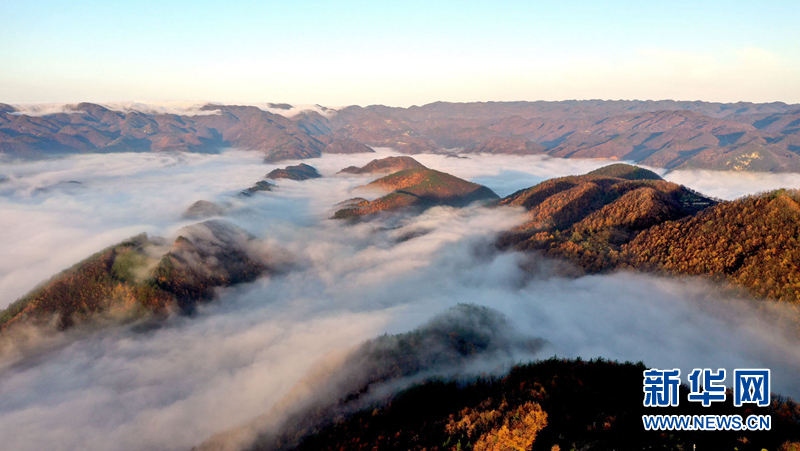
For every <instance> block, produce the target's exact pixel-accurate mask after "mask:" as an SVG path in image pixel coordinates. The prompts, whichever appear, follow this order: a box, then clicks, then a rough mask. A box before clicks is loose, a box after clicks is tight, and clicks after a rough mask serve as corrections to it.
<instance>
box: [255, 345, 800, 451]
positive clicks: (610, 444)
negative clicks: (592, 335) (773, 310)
mask: <svg viewBox="0 0 800 451" xmlns="http://www.w3.org/2000/svg"><path fill="white" fill-rule="evenodd" d="M645 369H647V367H645V365H644V364H642V363H641V362H640V363H636V364H634V363H630V362H626V363H617V362H609V361H604V360H602V359H601V360H596V361H588V362H587V361H582V360H580V359H578V360H561V359H555V358H554V359H550V360H544V361H540V362H536V363H529V364H526V365H519V366H516V367H514V368H513V369H511V371H510V372H508V373H507V374H506V375H504V376H503V377H482V378H481V379H479V380H477V381H472V382H463V381H462V382H447V381H442V380H436V379H434V380H432V381H428V382H426V383H422V384H419V385H416V386H414V387H411V388H407V389H405V390H403V391H401V392H400V393H399V394H396V395H394V396H392V397H391V398H390V399H389V400H386V401H384V402H379V403H373V404H371V405H367V406H364V407H363V408H361V409H359V410H358V411H356V412H354V413H351V414H349V415H346V416H342V417H340V418H339V419H338V420H337V421H336V422H335V423H333V424H330V425H327V426H325V427H321V428H316V429H312V430H310V431H309V433H307V434H306V435H301V436H300V438H299V439H295V440H294V441H291V440H284V441H282V442H278V443H277V444H272V443H271V444H265V445H261V446H254V447H251V448H249V449H250V450H253V451H273V450H287V451H288V450H296V451H311V450H314V451H328V450H331V451H333V450H344V449H346V450H353V451H358V450H376V449H379V450H386V451H394V450H397V451H400V450H403V451H407V450H414V451H422V450H429V451H459V450H470V449H471V450H475V451H512V450H533V451H537V450H542V451H555V450H578V449H580V450H611V449H614V450H637V451H638V450H642V449H663V450H667V449H676V450H690V449H732V450H741V451H750V450H753V451H759V450H762V449H775V450H777V449H781V450H791V449H797V448H796V447H797V446H800V443H798V440H800V424H799V423H798V421H797V412H798V411H800V406H798V404H797V403H795V402H794V401H792V400H791V399H787V398H782V397H779V396H774V397H773V401H772V403H771V405H770V406H769V407H747V408H744V407H738V408H737V407H734V406H733V402H732V396H728V398H727V401H726V402H724V403H719V402H717V403H712V405H711V406H709V407H703V406H702V404H700V403H695V402H688V403H687V402H686V397H687V395H688V389H687V387H686V385H682V386H681V387H680V395H679V396H680V398H681V402H680V403H679V405H678V406H677V407H669V408H648V407H643V406H642V396H643V395H642V391H641V386H642V372H643V371H644V370H645ZM636 387H639V390H635V389H634V388H636ZM648 414H670V415H741V416H742V417H747V416H749V415H753V414H755V415H771V418H772V424H771V429H770V431H769V432H758V431H716V432H713V433H712V432H707V431H663V432H659V431H647V430H645V428H644V427H643V423H642V416H643V415H648ZM270 445H271V446H270Z"/></svg>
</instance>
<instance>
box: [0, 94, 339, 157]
mask: <svg viewBox="0 0 800 451" xmlns="http://www.w3.org/2000/svg"><path fill="white" fill-rule="evenodd" d="M0 110H6V111H3V112H0V153H2V154H4V155H7V156H10V157H12V158H22V159H35V158H42V157H47V156H53V155H64V154H73V153H87V152H132V151H133V152H145V151H154V152H159V151H167V150H184V151H191V152H217V151H218V150H219V149H220V148H223V147H240V148H244V149H252V150H258V151H261V152H263V153H264V154H265V158H266V159H267V160H268V161H278V160H283V159H296V158H311V157H318V156H319V155H320V154H321V152H322V151H323V149H325V148H326V146H327V145H328V144H327V143H323V142H322V141H320V140H318V139H316V138H315V137H314V136H312V135H310V134H309V133H307V132H306V131H305V130H303V129H302V128H301V127H299V126H298V124H297V123H296V122H294V121H292V120H290V119H288V118H286V117H283V116H281V115H278V114H272V113H269V112H267V111H263V110H261V109H258V108H256V107H248V106H234V105H229V106H225V105H206V106H204V107H203V108H202V109H201V111H200V112H199V113H201V114H198V113H194V114H193V115H191V116H189V115H176V114H147V113H141V112H137V111H129V112H122V111H114V110H111V109H108V108H106V107H103V106H100V105H96V104H91V103H80V104H78V105H74V106H71V107H69V109H68V110H67V111H68V112H63V113H56V114H48V115H43V116H30V115H26V114H20V113H17V112H16V111H8V110H9V108H2V109H0Z"/></svg>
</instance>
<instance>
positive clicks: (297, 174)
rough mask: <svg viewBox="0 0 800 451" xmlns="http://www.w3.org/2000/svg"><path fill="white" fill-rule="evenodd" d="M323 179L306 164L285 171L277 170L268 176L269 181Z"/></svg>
mask: <svg viewBox="0 0 800 451" xmlns="http://www.w3.org/2000/svg"><path fill="white" fill-rule="evenodd" d="M320 177H322V176H321V175H320V173H319V172H317V170H316V168H314V167H313V166H309V165H307V164H305V163H300V164H298V165H296V166H286V167H285V168H283V169H275V170H273V171H271V172H270V173H269V174H267V175H266V178H268V179H273V180H277V179H289V180H298V181H299V180H308V179H316V178H320Z"/></svg>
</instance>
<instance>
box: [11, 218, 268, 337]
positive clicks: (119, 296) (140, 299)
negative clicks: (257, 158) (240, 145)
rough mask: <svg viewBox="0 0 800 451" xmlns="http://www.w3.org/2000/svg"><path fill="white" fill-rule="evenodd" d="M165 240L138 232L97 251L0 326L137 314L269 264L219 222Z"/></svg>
mask: <svg viewBox="0 0 800 451" xmlns="http://www.w3.org/2000/svg"><path fill="white" fill-rule="evenodd" d="M180 233H181V235H180V236H178V237H177V238H176V239H175V240H174V242H173V243H172V244H171V245H169V244H168V243H167V242H166V241H165V240H164V239H161V238H156V237H152V238H150V237H148V236H147V235H145V234H142V235H138V236H136V237H133V238H131V239H128V240H125V241H123V242H121V243H119V244H116V245H114V246H111V247H109V248H107V249H105V250H103V251H100V252H98V253H96V254H94V255H92V256H91V257H89V258H87V259H86V260H84V261H82V262H80V263H77V264H75V265H74V266H72V267H71V268H69V269H67V270H65V271H63V272H61V273H60V274H57V275H56V276H54V277H53V278H52V279H50V280H49V281H46V282H44V283H43V284H41V285H40V286H39V287H38V288H35V289H34V290H33V291H31V292H30V293H29V294H27V295H25V296H23V297H22V298H20V299H19V300H17V301H16V302H14V303H13V304H11V305H10V306H9V307H8V308H7V309H6V310H4V311H3V312H2V313H0V331H3V330H6V329H8V328H9V327H13V326H14V325H17V324H40V325H41V324H54V325H55V326H56V327H57V328H58V329H66V328H69V327H71V326H73V325H74V324H76V323H80V322H85V321H91V320H92V319H94V318H95V317H96V316H98V315H108V316H110V317H118V318H136V317H141V316H144V315H147V314H161V313H166V312H169V311H174V310H180V311H184V312H188V311H191V310H193V309H194V307H195V305H196V304H197V303H198V302H204V301H208V300H210V299H211V298H212V297H213V295H214V288H215V287H220V286H228V285H233V284H236V283H241V282H247V281H252V280H254V279H255V278H256V277H258V276H259V275H260V274H262V273H264V272H265V271H267V270H268V267H267V265H266V263H265V256H258V255H257V254H256V253H254V252H253V251H251V250H250V248H249V247H250V245H251V244H250V243H251V242H252V241H253V237H252V236H250V235H249V234H248V233H247V232H245V231H244V230H242V229H240V228H238V227H236V226H234V225H233V224H230V223H228V222H225V221H222V220H209V221H205V222H202V223H198V224H194V225H192V226H188V227H184V228H183V229H181V231H180Z"/></svg>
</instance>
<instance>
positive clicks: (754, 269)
mask: <svg viewBox="0 0 800 451" xmlns="http://www.w3.org/2000/svg"><path fill="white" fill-rule="evenodd" d="M622 263H623V264H625V265H629V266H631V267H635V268H642V269H646V270H652V271H661V272H666V273H668V274H689V275H701V276H707V277H711V278H713V279H716V280H722V281H727V282H731V283H734V284H736V285H739V286H742V287H744V288H746V289H747V290H748V291H749V292H750V293H751V294H752V295H754V296H757V297H765V298H770V299H778V300H783V301H798V300H800V192H798V191H796V190H777V191H772V192H768V193H763V194H758V195H753V196H747V197H744V198H742V199H738V200H735V201H732V202H723V203H720V204H719V205H716V206H714V207H711V208H708V209H706V210H704V211H702V212H701V213H699V214H697V215H694V216H691V217H686V218H684V219H682V220H679V221H669V222H665V223H662V224H658V225H655V226H653V227H651V228H649V229H647V230H644V231H642V233H641V234H639V235H638V236H637V237H636V238H634V239H633V240H631V241H630V242H629V243H627V244H625V245H624V246H623V247H622Z"/></svg>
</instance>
